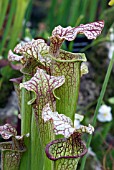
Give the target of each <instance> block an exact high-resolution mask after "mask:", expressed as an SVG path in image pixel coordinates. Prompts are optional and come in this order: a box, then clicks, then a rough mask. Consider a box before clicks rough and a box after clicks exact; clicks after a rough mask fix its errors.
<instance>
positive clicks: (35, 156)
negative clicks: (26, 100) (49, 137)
mask: <svg viewBox="0 0 114 170" xmlns="http://www.w3.org/2000/svg"><path fill="white" fill-rule="evenodd" d="M43 165H44V150H43V149H42V146H41V141H40V137H39V133H38V127H37V124H36V120H35V115H34V111H33V112H32V121H31V170H32V169H33V170H35V169H36V170H37V169H39V170H43Z"/></svg>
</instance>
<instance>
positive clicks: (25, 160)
mask: <svg viewBox="0 0 114 170" xmlns="http://www.w3.org/2000/svg"><path fill="white" fill-rule="evenodd" d="M28 79H30V77H29V76H25V77H24V80H23V81H24V82H25V81H27V80H28ZM30 99H31V95H30V92H28V91H27V90H26V89H24V88H22V96H21V134H22V135H24V134H27V133H29V134H30V136H29V137H28V138H25V140H24V143H25V146H26V148H27V151H26V152H25V153H24V154H23V156H22V159H21V163H20V170H30V165H31V157H30V156H31V116H32V106H31V105H28V104H27V102H28V101H29V100H30Z"/></svg>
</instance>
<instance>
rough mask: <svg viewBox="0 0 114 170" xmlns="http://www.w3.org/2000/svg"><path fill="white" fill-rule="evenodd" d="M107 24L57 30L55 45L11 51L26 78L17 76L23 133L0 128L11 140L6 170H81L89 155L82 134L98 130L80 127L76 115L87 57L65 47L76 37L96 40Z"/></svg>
mask: <svg viewBox="0 0 114 170" xmlns="http://www.w3.org/2000/svg"><path fill="white" fill-rule="evenodd" d="M103 27H104V22H103V21H98V22H93V23H89V24H85V25H80V26H78V27H70V26H68V27H66V28H63V27H61V26H57V27H55V29H54V30H53V32H52V36H51V37H50V45H47V43H46V42H45V41H44V40H43V39H37V40H32V41H31V42H27V43H20V44H18V45H17V46H16V47H15V48H14V53H13V52H12V51H11V50H10V51H9V54H8V59H9V61H11V62H13V61H17V62H18V61H19V62H20V63H21V69H20V71H21V72H22V73H23V77H22V78H14V79H12V80H11V81H13V82H14V85H15V89H16V92H17V96H18V101H19V109H20V114H21V135H20V136H17V132H16V129H15V128H14V127H12V126H11V125H9V124H6V125H3V126H0V134H1V135H2V137H3V138H4V139H9V138H12V141H11V142H9V141H8V142H3V143H1V144H0V148H1V150H2V169H3V170H9V169H10V170H17V169H19V170H37V169H38V170H65V169H67V170H76V168H77V165H78V162H79V159H80V158H81V157H82V156H84V155H85V154H86V153H87V148H86V145H85V143H84V142H83V141H82V139H81V136H82V134H83V133H88V134H90V135H92V133H93V132H94V127H93V126H92V125H90V124H89V125H88V126H84V125H82V124H80V123H79V122H81V121H82V120H83V118H84V116H83V115H79V114H77V113H76V106H77V101H78V93H79V87H80V78H81V76H83V75H84V74H86V73H88V68H87V66H86V65H85V63H84V62H86V57H85V54H84V53H71V52H68V51H64V50H62V49H61V45H62V43H63V42H64V41H65V40H67V41H73V40H74V39H75V38H76V36H77V34H78V33H80V34H84V35H85V36H86V37H87V38H88V39H96V37H97V36H98V35H100V34H101V31H102V29H103Z"/></svg>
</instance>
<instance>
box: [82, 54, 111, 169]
mask: <svg viewBox="0 0 114 170" xmlns="http://www.w3.org/2000/svg"><path fill="white" fill-rule="evenodd" d="M113 63H114V52H113V55H112V59H111V61H110V63H109V66H108V70H107V73H106V76H105V80H104V83H103V86H102V89H101V93H100V96H99V99H98V103H97V106H96V109H95V113H94V117H93V123H92V125H93V126H94V127H95V125H96V120H97V114H98V110H99V108H100V106H101V103H102V100H103V97H104V94H105V91H106V87H107V84H108V81H109V77H110V74H111V70H112V67H113ZM91 140H92V135H90V136H89V137H88V141H87V148H89V146H90V143H91ZM86 158H87V155H85V156H84V157H83V159H82V164H81V168H80V170H84V167H85V162H86Z"/></svg>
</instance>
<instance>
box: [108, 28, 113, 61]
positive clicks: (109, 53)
mask: <svg viewBox="0 0 114 170" xmlns="http://www.w3.org/2000/svg"><path fill="white" fill-rule="evenodd" d="M109 38H110V43H109V52H108V58H109V59H111V58H112V55H113V53H114V25H113V26H112V27H111V28H110V30H109Z"/></svg>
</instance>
